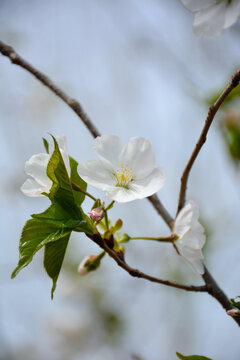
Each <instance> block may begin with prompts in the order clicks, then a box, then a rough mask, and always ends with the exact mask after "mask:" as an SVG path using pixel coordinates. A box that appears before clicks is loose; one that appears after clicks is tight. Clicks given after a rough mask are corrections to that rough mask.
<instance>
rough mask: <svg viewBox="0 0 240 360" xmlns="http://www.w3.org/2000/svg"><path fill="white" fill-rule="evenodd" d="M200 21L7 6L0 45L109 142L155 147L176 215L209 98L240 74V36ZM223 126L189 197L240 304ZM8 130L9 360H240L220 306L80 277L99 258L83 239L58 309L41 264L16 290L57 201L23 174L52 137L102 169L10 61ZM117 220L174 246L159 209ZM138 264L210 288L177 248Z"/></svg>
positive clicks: (137, 245) (61, 283)
mask: <svg viewBox="0 0 240 360" xmlns="http://www.w3.org/2000/svg"><path fill="white" fill-rule="evenodd" d="M192 22H193V14H192V13H190V12H189V11H187V10H186V9H185V8H184V7H183V5H182V4H181V2H180V1H178V0H171V1H165V0H101V1H100V0H79V1H77V0H68V1H66V0H65V1H64V0H48V1H47V0H44V1H39V0H31V1H29V0H0V39H1V40H2V41H4V42H6V43H8V44H9V45H12V46H13V47H14V48H15V50H16V51H17V52H18V53H19V54H20V55H22V57H23V58H25V59H26V60H27V61H29V62H30V63H32V64H33V65H35V66H36V67H37V68H38V69H39V70H41V71H43V72H44V73H46V74H47V75H49V76H50V77H51V78H52V79H53V80H54V81H55V82H56V83H57V84H58V85H59V86H60V87H62V88H63V89H64V90H65V91H66V92H67V93H68V94H69V95H70V96H72V97H74V98H76V99H78V100H79V101H80V102H81V104H82V105H83V107H84V109H85V110H86V112H87V113H88V114H89V116H90V118H91V119H92V120H93V121H94V123H95V124H96V126H97V128H98V129H99V130H100V132H101V133H102V134H116V135H119V136H121V137H122V138H123V139H124V141H125V142H127V141H128V139H129V137H132V136H144V137H146V138H148V139H150V140H151V142H152V145H153V149H154V151H155V154H156V160H157V163H158V164H159V165H161V166H163V167H164V168H165V169H166V171H167V174H168V181H167V183H166V185H165V187H164V188H163V189H162V190H160V192H159V196H160V198H161V200H162V201H163V203H164V204H165V205H166V207H167V209H168V210H169V211H170V213H171V214H172V215H173V214H174V213H175V211H176V207H177V199H178V191H179V184H180V177H181V173H182V171H183V169H184V166H185V165H186V162H187V160H188V158H189V156H190V154H191V152H192V150H193V147H194V145H195V143H196V141H197V139H198V137H199V134H200V131H201V129H202V126H203V123H204V120H205V117H206V113H207V106H206V104H205V99H206V98H207V97H208V96H209V95H211V94H212V93H213V92H214V91H216V90H219V88H221V87H222V86H224V85H225V84H226V83H227V82H228V81H229V79H230V77H231V75H232V73H233V72H234V71H235V70H236V68H237V67H239V65H240V64H239V59H240V46H239V34H240V26H239V23H238V24H236V25H235V26H234V27H233V28H231V29H230V30H228V31H226V32H225V33H224V34H223V35H222V36H221V37H219V38H217V39H213V40H204V39H201V38H198V37H196V35H195V34H194V32H193V29H192ZM236 106H237V105H236ZM220 117H221V115H219V116H218V117H217V118H216V121H214V124H213V125H212V128H211V129H210V132H209V135H208V140H207V143H206V144H205V145H204V148H203V149H202V151H201V153H200V156H199V157H198V159H197V161H196V163H195V165H194V167H193V171H192V173H191V178H190V181H189V188H188V194H187V198H188V199H194V200H196V201H197V202H199V204H200V211H201V219H202V222H203V223H204V224H205V225H206V228H207V232H208V235H209V236H208V241H207V245H206V249H205V262H206V265H207V267H208V268H209V270H210V271H211V272H212V274H213V276H214V277H215V278H216V280H217V281H218V282H219V284H220V286H222V288H223V289H224V291H226V293H227V294H228V295H229V296H230V297H234V296H236V295H240V284H239V271H240V262H239V253H240V242H239V232H240V223H239V213H240V199H239V195H240V183H239V180H240V175H239V171H238V169H237V168H236V167H235V166H233V163H232V162H231V159H230V157H229V155H228V152H227V150H226V146H225V143H224V140H223V137H222V134H221V132H220V131H219V119H220ZM0 127H1V131H0V147H1V165H0V166H1V167H0V169H1V177H0V183H1V227H0V232H1V233H0V234H1V235H0V236H1V252H0V270H1V284H0V287H1V296H0V311H1V314H0V317H1V322H0V359H2V360H12V359H18V360H43V359H44V360H45V359H49V360H65V359H68V360H79V359H81V360H85V359H86V360H89V359H91V360H112V359H116V360H123V359H124V360H125V359H126V360H127V359H137V357H139V359H142V360H166V359H167V360H174V359H176V355H175V352H176V351H178V352H180V353H183V354H185V355H191V354H201V355H205V356H208V357H210V358H212V359H214V360H225V359H231V360H239V356H240V355H239V354H240V342H239V329H238V327H237V325H236V323H235V322H234V321H233V320H232V319H231V318H230V317H228V316H226V315H225V313H224V310H223V309H222V308H221V306H220V305H219V303H217V302H216V301H215V300H214V299H213V298H211V297H210V296H209V295H207V294H195V293H186V292H184V291H181V290H175V289H172V288H167V287H163V286H160V285H156V284H152V283H148V282H147V281H145V280H139V279H134V278H131V277H130V276H129V275H128V274H127V273H125V272H124V271H122V270H121V269H120V268H118V267H117V266H116V264H115V263H114V262H113V261H112V260H111V259H109V258H107V257H106V258H104V261H103V262H102V265H101V267H100V269H98V271H96V272H93V273H91V274H90V275H88V276H87V277H80V276H78V275H77V266H78V263H79V262H80V261H81V260H82V258H83V257H84V256H86V255H89V254H91V253H94V254H97V253H98V252H99V249H98V248H97V246H96V245H95V244H93V243H91V242H90V241H89V239H87V238H86V237H84V236H83V235H81V234H73V235H72V237H71V241H70V245H69V248H68V250H67V254H66V258H65V262H64V269H63V270H62V272H61V274H60V276H59V280H58V284H57V289H56V292H55V296H54V300H53V301H51V299H50V289H51V281H50V279H49V278H48V277H47V275H46V273H45V271H44V269H43V265H42V255H43V253H42V251H40V252H39V253H38V254H37V255H36V256H35V257H34V259H33V261H32V263H31V264H30V265H29V266H28V267H27V268H25V269H23V270H22V271H21V272H20V273H19V275H18V276H17V277H16V278H15V279H14V280H11V279H10V275H11V272H12V270H13V269H14V267H15V266H16V264H17V261H18V242H19V237H20V233H21V229H22V227H23V225H24V223H25V221H26V220H27V219H28V218H29V217H30V214H32V213H38V212H41V211H43V210H45V208H46V207H47V206H48V200H47V198H27V197H25V196H24V195H23V194H22V193H21V192H20V186H21V185H22V183H23V182H24V180H25V179H26V175H25V173H24V163H25V161H26V160H28V159H29V158H30V156H31V155H32V154H36V153H39V152H42V151H43V145H42V140H41V138H42V137H47V136H48V133H52V134H54V135H61V134H66V135H67V140H68V150H69V154H71V156H73V157H74V158H76V160H77V161H78V162H81V161H86V160H89V159H94V158H96V156H95V153H94V151H93V150H92V137H91V135H90V134H89V132H88V131H87V129H86V128H85V126H84V125H83V124H82V123H81V121H80V120H79V119H78V118H77V116H76V115H75V114H74V113H73V112H72V111H71V109H70V108H68V107H67V106H66V105H65V104H64V103H63V102H62V101H61V100H60V99H58V98H57V97H56V96H55V95H53V94H52V93H51V92H50V91H49V90H48V89H47V88H45V87H44V86H43V85H42V84H40V83H39V82H38V81H37V80H36V79H35V78H33V77H32V76H31V75H30V74H29V73H27V72H26V71H24V70H23V69H21V68H19V67H17V66H15V65H12V64H11V63H10V61H9V60H8V59H7V58H5V57H3V56H0ZM89 190H91V192H92V193H93V194H94V195H96V196H101V197H102V198H104V196H103V194H102V193H101V192H97V191H96V190H95V189H93V188H92V189H90V188H89ZM91 204H92V203H91V201H86V202H85V204H84V209H85V210H86V211H88V210H89V209H90V207H91ZM110 217H111V219H112V220H113V221H115V220H116V219H117V218H118V217H121V218H122V220H123V222H124V228H123V231H124V232H127V233H129V234H130V235H132V236H137V235H145V236H157V235H167V234H168V229H167V227H166V225H165V224H164V222H163V221H162V219H161V218H160V217H159V216H157V214H156V213H155V212H154V210H153V208H152V206H151V204H150V203H149V202H148V201H147V200H141V201H140V200H139V201H134V202H131V203H126V204H117V205H116V206H115V207H114V209H113V210H112V212H111V213H110ZM126 251H127V253H126V259H127V261H128V262H129V263H130V264H131V265H132V266H133V267H139V268H140V269H141V270H143V271H146V272H148V273H150V274H153V275H155V276H159V277H161V278H168V279H172V280H174V281H179V282H183V283H187V284H192V283H194V284H201V283H202V280H201V278H199V277H198V276H197V275H195V274H194V273H193V272H192V270H191V268H190V267H189V266H188V265H187V264H186V263H185V262H184V261H183V260H182V259H181V258H180V257H179V256H178V255H177V254H176V253H175V252H174V250H173V249H172V247H170V246H168V244H158V243H157V244H155V243H154V242H151V243H146V242H144V241H137V242H133V243H131V244H127V245H126Z"/></svg>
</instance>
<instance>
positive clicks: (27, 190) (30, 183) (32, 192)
mask: <svg viewBox="0 0 240 360" xmlns="http://www.w3.org/2000/svg"><path fill="white" fill-rule="evenodd" d="M51 186H52V181H51V180H49V182H48V186H42V185H40V184H39V183H37V182H36V181H35V180H34V179H27V180H26V181H25V182H24V184H23V185H22V187H21V191H22V192H23V194H24V195H26V196H32V197H35V196H40V195H41V193H43V192H46V193H48V192H49V190H50V189H51Z"/></svg>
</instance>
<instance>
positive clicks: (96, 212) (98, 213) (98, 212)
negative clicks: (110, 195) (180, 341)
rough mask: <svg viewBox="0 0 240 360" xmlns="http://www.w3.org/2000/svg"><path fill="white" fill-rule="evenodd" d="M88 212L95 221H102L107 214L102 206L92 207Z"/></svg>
mask: <svg viewBox="0 0 240 360" xmlns="http://www.w3.org/2000/svg"><path fill="white" fill-rule="evenodd" d="M88 214H89V215H90V217H91V218H92V219H93V221H100V220H102V218H104V216H105V213H104V211H103V209H102V207H101V206H100V207H98V208H95V209H92V210H91V211H89V212H88Z"/></svg>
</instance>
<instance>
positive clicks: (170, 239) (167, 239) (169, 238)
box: [130, 234, 177, 243]
mask: <svg viewBox="0 0 240 360" xmlns="http://www.w3.org/2000/svg"><path fill="white" fill-rule="evenodd" d="M130 240H154V241H159V242H171V243H172V242H173V241H174V240H177V236H176V234H171V235H169V236H162V237H145V236H141V237H140V236H139V237H135V236H134V237H130Z"/></svg>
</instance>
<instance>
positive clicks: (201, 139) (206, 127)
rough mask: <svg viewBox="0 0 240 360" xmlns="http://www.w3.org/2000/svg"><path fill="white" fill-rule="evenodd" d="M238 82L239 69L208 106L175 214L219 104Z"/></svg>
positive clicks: (183, 180)
mask: <svg viewBox="0 0 240 360" xmlns="http://www.w3.org/2000/svg"><path fill="white" fill-rule="evenodd" d="M239 81H240V69H238V70H237V71H236V72H235V74H234V75H233V76H232V80H231V81H230V83H229V84H228V86H227V87H226V90H224V92H223V93H222V94H221V95H220V96H219V98H218V99H217V101H216V102H215V103H214V104H213V105H212V106H210V108H209V110H208V114H207V118H206V120H205V124H204V127H203V130H202V132H201V135H200V137H199V140H198V142H197V144H196V146H195V149H194V150H193V153H192V155H191V156H190V159H189V161H188V163H187V165H186V167H185V169H184V171H183V174H182V177H181V187H180V192H179V200H178V209H177V214H178V213H179V211H180V210H181V209H182V208H183V206H184V204H185V200H186V191H187V182H188V178H189V174H190V171H191V169H192V166H193V163H194V161H195V160H196V158H197V156H198V154H199V152H200V150H201V148H202V146H203V145H204V143H205V141H206V139H207V133H208V130H209V128H210V126H211V124H212V122H213V119H214V117H215V115H216V113H217V111H218V109H219V107H220V106H221V104H222V103H223V101H224V100H225V99H226V97H227V96H228V94H229V93H230V92H231V91H232V90H233V89H234V88H235V87H237V86H238V84H239Z"/></svg>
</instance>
